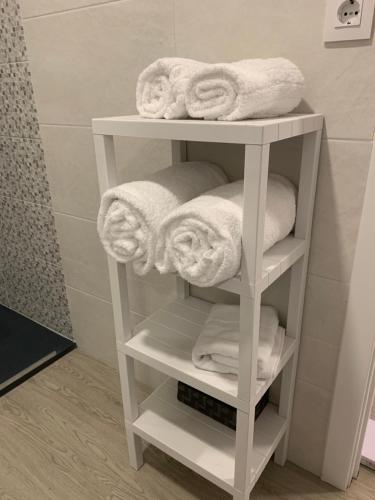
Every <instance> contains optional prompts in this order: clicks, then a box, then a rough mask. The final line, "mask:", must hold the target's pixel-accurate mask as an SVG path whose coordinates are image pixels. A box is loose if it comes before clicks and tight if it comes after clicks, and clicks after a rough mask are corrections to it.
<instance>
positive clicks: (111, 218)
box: [98, 161, 227, 275]
mask: <svg viewBox="0 0 375 500" xmlns="http://www.w3.org/2000/svg"><path fill="white" fill-rule="evenodd" d="M225 182H227V178H226V176H225V174H224V173H223V171H222V170H221V169H220V168H219V167H218V166H217V165H214V164H213V163H208V162H200V161H194V162H184V163H180V164H178V165H173V166H171V167H168V168H165V169H163V170H160V171H158V172H156V173H154V174H153V175H151V176H149V177H148V178H147V179H145V180H142V181H134V182H128V183H125V184H122V185H120V186H116V187H114V188H111V189H109V190H108V191H106V192H105V193H104V195H103V197H102V201H101V205H100V209H99V215H98V232H99V236H100V238H101V241H102V243H103V246H104V248H105V250H106V251H107V252H108V253H109V255H111V256H112V257H114V258H115V259H116V260H117V261H119V262H123V263H127V262H133V267H134V270H135V272H136V273H137V274H140V275H143V274H146V273H147V272H148V271H149V270H150V269H151V268H152V267H153V265H154V261H155V258H154V256H155V245H156V236H157V231H158V229H159V225H160V223H161V222H162V220H163V219H164V218H165V216H166V215H167V214H169V213H170V212H171V211H172V210H174V209H176V208H177V207H178V206H180V205H182V204H183V203H185V202H187V201H189V200H191V199H192V198H194V197H195V196H198V195H199V194H200V193H202V192H204V191H207V190H209V189H213V188H214V187H216V186H220V185H221V184H224V183H225Z"/></svg>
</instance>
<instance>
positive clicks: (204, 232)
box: [155, 174, 296, 287]
mask: <svg viewBox="0 0 375 500" xmlns="http://www.w3.org/2000/svg"><path fill="white" fill-rule="evenodd" d="M242 209H243V181H237V182H232V183H230V184H226V185H224V186H220V187H218V188H216V189H214V190H212V191H211V192H208V193H204V194H202V195H201V196H199V197H198V198H195V199H193V200H191V201H189V202H188V203H186V204H185V205H182V206H181V207H179V208H177V209H176V210H174V211H173V212H172V213H170V214H169V215H168V216H167V217H166V218H165V220H164V221H163V223H162V224H161V226H160V230H159V237H158V241H157V248H156V263H155V264H156V267H157V268H158V269H159V271H160V272H161V273H167V272H173V271H177V272H178V273H179V274H180V275H181V276H182V277H183V278H184V279H186V280H187V281H189V282H190V283H192V284H194V285H197V286H204V287H208V286H214V285H216V284H217V283H220V282H222V281H224V280H226V279H229V278H232V277H233V276H235V275H236V274H237V273H238V271H239V269H240V262H241V236H242ZM295 217H296V191H295V188H294V186H293V184H292V183H291V182H290V181H289V180H288V179H286V178H285V177H282V176H280V175H277V174H270V175H269V179H268V188H267V206H266V214H265V227H264V247H263V249H264V251H266V250H268V249H269V248H270V247H271V246H272V245H274V244H275V243H276V242H277V241H279V240H282V239H283V238H285V237H286V236H287V235H288V234H289V233H290V231H291V230H292V229H293V225H294V222H295Z"/></svg>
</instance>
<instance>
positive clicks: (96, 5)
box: [21, 0, 127, 22]
mask: <svg viewBox="0 0 375 500" xmlns="http://www.w3.org/2000/svg"><path fill="white" fill-rule="evenodd" d="M124 1H127V0H101V1H100V2H98V3H90V4H88V5H83V6H82V7H71V8H70V9H62V10H57V11H55V12H46V13H45V14H37V15H34V16H28V17H23V16H22V14H21V19H22V21H23V22H28V21H32V20H33V19H42V18H44V17H51V16H58V15H60V14H68V13H70V12H77V11H82V10H87V9H92V8H99V7H103V6H105V5H110V4H114V3H120V2H124Z"/></svg>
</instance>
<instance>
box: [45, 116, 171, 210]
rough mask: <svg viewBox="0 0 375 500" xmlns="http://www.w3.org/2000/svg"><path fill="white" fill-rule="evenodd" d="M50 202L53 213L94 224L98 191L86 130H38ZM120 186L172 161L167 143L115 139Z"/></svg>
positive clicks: (90, 139)
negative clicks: (48, 184) (84, 219)
mask: <svg viewBox="0 0 375 500" xmlns="http://www.w3.org/2000/svg"><path fill="white" fill-rule="evenodd" d="M41 136H42V143H43V147H44V153H45V161H46V164H47V171H48V178H49V182H50V187H51V193H52V202H53V206H54V208H55V210H56V211H58V212H62V213H66V214H70V215H75V216H77V217H84V218H86V219H91V220H96V217H97V214H98V210H99V187H98V177H97V170H96V160H95V152H94V143H93V137H92V131H91V128H89V127H87V128H86V127H59V126H49V125H42V126H41ZM115 149H116V158H117V166H118V170H119V180H120V182H125V181H131V180H138V179H142V178H143V177H144V176H146V175H150V174H151V173H153V172H155V171H156V170H159V169H160V168H163V167H166V166H168V165H169V164H170V161H171V152H170V142H169V141H157V140H152V139H138V140H137V139H129V138H126V137H125V138H123V137H121V138H116V140H115Z"/></svg>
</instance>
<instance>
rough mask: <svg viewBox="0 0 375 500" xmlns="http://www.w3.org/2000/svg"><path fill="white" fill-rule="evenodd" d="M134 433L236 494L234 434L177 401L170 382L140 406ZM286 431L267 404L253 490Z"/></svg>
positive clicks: (257, 433)
mask: <svg viewBox="0 0 375 500" xmlns="http://www.w3.org/2000/svg"><path fill="white" fill-rule="evenodd" d="M127 425H128V426H130V427H131V428H132V430H133V431H134V432H135V433H136V434H137V435H139V436H140V437H141V438H142V439H144V440H145V441H147V442H149V443H151V444H153V445H154V446H156V447H158V448H160V449H161V450H162V451H164V452H165V453H167V454H168V455H170V456H172V457H173V458H175V459H176V460H178V461H180V462H181V463H183V464H184V465H186V466H187V467H189V468H190V469H192V470H194V471H195V472H197V473H198V474H200V475H202V476H203V477H205V478H206V479H209V480H210V481H212V482H213V483H215V484H216V485H217V486H219V487H220V488H223V489H224V490H226V491H227V492H228V493H231V494H233V491H234V466H235V442H236V433H235V431H233V430H231V429H229V428H228V427H225V426H224V425H222V424H220V423H218V422H216V421H215V420H212V419H211V418H209V417H207V416H206V415H203V414H201V413H200V412H198V411H196V410H193V409H192V408H190V407H188V406H186V405H185V404H183V403H181V402H180V401H178V400H177V382H176V381H175V380H171V379H168V380H167V381H166V382H165V383H163V384H162V385H161V386H160V387H158V388H157V389H156V390H155V391H154V392H153V393H152V394H151V396H149V397H148V398H147V399H146V400H145V401H144V402H143V403H142V404H141V406H140V416H139V417H138V418H137V419H136V420H135V422H133V423H132V424H130V423H127ZM285 431H286V419H284V418H282V417H280V416H279V415H278V412H277V408H276V407H275V406H274V405H272V404H268V405H267V407H266V408H265V410H264V411H263V412H262V414H261V415H260V417H259V418H258V419H257V421H256V423H255V429H254V444H253V455H252V457H253V458H252V464H251V472H252V474H251V484H250V485H248V488H250V489H251V488H252V486H253V485H254V484H255V482H256V481H257V479H258V477H259V476H260V474H261V473H262V471H263V469H264V468H265V466H266V465H267V463H268V461H269V459H270V458H271V456H272V454H273V452H274V451H275V449H276V447H277V445H278V443H279V442H280V440H281V438H282V437H283V435H284V433H285Z"/></svg>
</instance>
